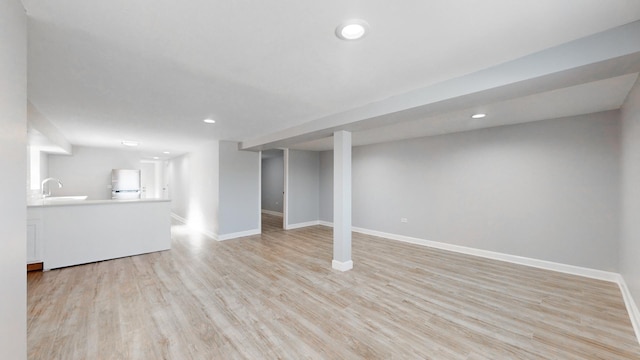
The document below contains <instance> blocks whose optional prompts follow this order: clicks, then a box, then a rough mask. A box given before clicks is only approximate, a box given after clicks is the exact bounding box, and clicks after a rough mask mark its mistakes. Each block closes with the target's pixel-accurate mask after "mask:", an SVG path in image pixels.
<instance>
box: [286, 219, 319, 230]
mask: <svg viewBox="0 0 640 360" xmlns="http://www.w3.org/2000/svg"><path fill="white" fill-rule="evenodd" d="M315 225H320V221H318V220H314V221H307V222H302V223H296V224H289V225H287V226H286V228H285V230H293V229H299V228H303V227H307V226H315Z"/></svg>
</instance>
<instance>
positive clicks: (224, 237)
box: [216, 229, 261, 241]
mask: <svg viewBox="0 0 640 360" xmlns="http://www.w3.org/2000/svg"><path fill="white" fill-rule="evenodd" d="M260 233H261V232H260V229H252V230H245V231H239V232H234V233H229V234H222V235H218V238H217V239H216V240H218V241H225V240H231V239H237V238H241V237H245V236H252V235H259V234H260Z"/></svg>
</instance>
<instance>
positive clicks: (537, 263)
mask: <svg viewBox="0 0 640 360" xmlns="http://www.w3.org/2000/svg"><path fill="white" fill-rule="evenodd" d="M352 229H353V231H354V232H357V233H361V234H366V235H373V236H378V237H383V238H387V239H391V240H397V241H402V242H407V243H411V244H417V245H423V246H428V247H432V248H436V249H441V250H447V251H453V252H457V253H462V254H467V255H474V256H479V257H483V258H488V259H493V260H500V261H506V262H510V263H514V264H519V265H526V266H531V267H535V268H540V269H546V270H553V271H558V272H562V273H566V274H572V275H578V276H584V277H588V278H592V279H598V280H604V281H610V282H616V283H617V282H618V276H619V274H617V273H614V272H609V271H603V270H596V269H590V268H585V267H580V266H574V265H566V264H561V263H556V262H552V261H546V260H539V259H532V258H528V257H524V256H517V255H510V254H504V253H499V252H494V251H489V250H481V249H475V248H470V247H466V246H460V245H453V244H447V243H442V242H438V241H431V240H424V239H419V238H414V237H410V236H404V235H397V234H390V233H385V232H381V231H375V230H369V229H363V228H358V227H354V228H352Z"/></svg>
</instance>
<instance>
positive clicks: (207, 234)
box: [171, 213, 218, 241]
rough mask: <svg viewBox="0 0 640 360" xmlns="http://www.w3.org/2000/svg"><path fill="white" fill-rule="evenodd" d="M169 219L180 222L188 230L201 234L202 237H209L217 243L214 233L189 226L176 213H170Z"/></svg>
mask: <svg viewBox="0 0 640 360" xmlns="http://www.w3.org/2000/svg"><path fill="white" fill-rule="evenodd" d="M171 217H172V218H173V219H174V220H176V221H178V222H181V223H182V224H184V225H186V226H187V227H188V228H189V229H191V230H194V231H197V232H199V233H201V234H202V235H204V236H207V237H210V238H212V239H213V240H216V241H218V235H217V234H215V233H213V232H211V231H208V230H206V229H201V228H199V227H197V226H193V225H190V224H189V221H188V220H187V219H185V218H183V217H182V216H180V215H178V214H176V213H171Z"/></svg>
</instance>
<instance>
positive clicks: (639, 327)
mask: <svg viewBox="0 0 640 360" xmlns="http://www.w3.org/2000/svg"><path fill="white" fill-rule="evenodd" d="M617 282H618V286H619V287H620V291H621V292H622V298H623V299H624V305H625V306H626V307H627V312H628V313H629V320H631V325H633V330H634V331H635V333H636V338H637V339H638V343H640V311H639V310H638V306H637V305H636V302H635V301H634V300H633V296H631V292H630V291H629V288H628V287H627V283H626V282H625V281H624V278H623V277H622V275H618V281H617Z"/></svg>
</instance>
